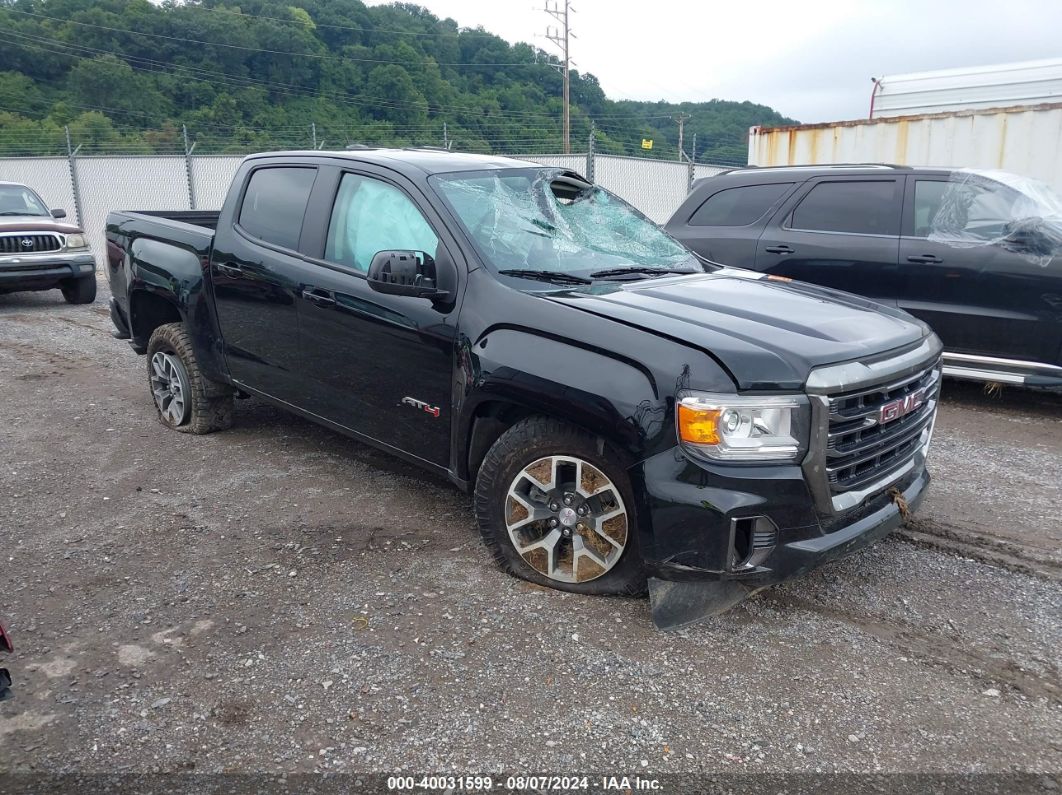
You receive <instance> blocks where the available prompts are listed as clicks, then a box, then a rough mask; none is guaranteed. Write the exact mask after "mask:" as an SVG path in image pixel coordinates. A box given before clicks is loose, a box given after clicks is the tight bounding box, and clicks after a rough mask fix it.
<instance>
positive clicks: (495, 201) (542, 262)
mask: <svg viewBox="0 0 1062 795" xmlns="http://www.w3.org/2000/svg"><path fill="white" fill-rule="evenodd" d="M431 181H432V182H433V183H434V187H435V189H436V190H437V191H438V192H439V193H440V194H441V195H442V196H443V197H444V198H445V199H446V201H447V202H448V204H449V205H450V207H451V208H452V209H453V211H454V214H455V215H456V216H457V218H458V219H459V221H460V222H461V224H462V225H463V226H464V228H465V230H466V231H467V232H468V234H469V236H470V237H471V238H472V241H473V243H474V244H475V246H476V248H477V250H478V251H479V253H480V255H481V256H482V257H483V258H484V259H485V260H486V261H487V263H488V264H489V265H491V266H493V267H494V268H495V269H496V270H498V271H501V272H512V271H536V272H539V274H540V275H542V273H543V272H545V274H546V275H548V274H558V275H559V276H562V277H563V276H571V277H581V278H588V277H590V276H594V275H601V273H600V272H601V271H613V270H617V271H628V270H630V271H632V273H634V274H635V275H645V273H644V272H645V271H649V272H650V274H649V275H651V272H652V271H656V270H660V271H662V272H672V271H683V272H690V273H693V272H697V271H703V270H704V268H703V267H702V266H701V264H700V262H699V261H698V260H697V259H696V258H695V257H694V256H693V255H692V254H691V253H690V252H689V251H687V250H686V249H685V248H683V247H682V246H681V245H680V244H679V243H677V242H676V241H675V240H673V239H672V238H671V237H669V236H668V235H667V234H665V233H664V232H663V231H661V230H660V229H659V228H658V227H657V226H656V225H655V224H654V223H653V222H652V221H650V220H649V219H647V218H646V217H645V216H643V215H642V214H641V213H639V212H638V211H636V210H634V209H633V208H632V207H630V206H629V205H627V204H626V203H625V202H623V201H622V200H620V199H619V198H617V197H615V196H613V195H612V194H610V193H608V192H606V191H604V190H602V189H600V188H597V187H594V186H593V185H590V184H589V183H587V182H586V181H584V180H582V179H581V178H579V177H576V176H575V175H573V174H571V173H568V172H564V171H562V170H560V169H549V168H543V169H536V168H527V169H504V170H499V171H497V172H495V173H492V174H486V175H485V174H484V173H483V172H482V171H480V172H475V173H474V174H473V173H468V174H462V173H457V174H447V175H440V176H436V177H432V180H431ZM510 275H515V274H511V273H510Z"/></svg>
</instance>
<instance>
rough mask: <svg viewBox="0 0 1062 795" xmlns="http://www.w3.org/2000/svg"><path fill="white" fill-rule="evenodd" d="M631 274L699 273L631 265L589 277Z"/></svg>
mask: <svg viewBox="0 0 1062 795" xmlns="http://www.w3.org/2000/svg"><path fill="white" fill-rule="evenodd" d="M632 273H633V274H645V275H647V276H663V275H664V274H668V273H700V271H691V270H686V269H683V268H649V267H638V266H637V265H632V266H630V267H627V268H609V269H608V270H603V271H594V272H593V273H591V274H590V275H591V276H592V277H594V278H595V279H605V278H608V277H609V276H626V275H628V274H632Z"/></svg>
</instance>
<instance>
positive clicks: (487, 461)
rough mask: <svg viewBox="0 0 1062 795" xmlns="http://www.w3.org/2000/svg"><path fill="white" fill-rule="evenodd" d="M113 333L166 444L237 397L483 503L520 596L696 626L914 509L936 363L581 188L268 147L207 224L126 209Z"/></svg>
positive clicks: (553, 173) (493, 169)
mask: <svg viewBox="0 0 1062 795" xmlns="http://www.w3.org/2000/svg"><path fill="white" fill-rule="evenodd" d="M107 241H108V246H107V260H108V264H107V268H108V272H109V279H110V283H111V288H112V293H113V296H114V297H113V298H112V300H111V305H110V306H111V318H112V320H113V322H114V325H115V326H116V328H117V331H116V334H117V335H118V336H120V337H125V338H128V339H129V340H130V342H131V344H132V347H133V348H134V350H136V351H137V352H138V353H140V354H146V356H147V385H148V387H149V389H150V391H151V394H152V396H153V399H154V402H155V406H156V408H157V410H158V415H159V418H160V420H161V421H162V423H164V424H165V425H167V426H169V427H171V428H173V429H174V430H177V431H184V432H188V433H196V434H202V433H209V432H211V431H217V430H221V429H224V428H227V427H228V426H229V425H230V424H231V423H232V419H233V398H234V396H246V395H253V396H255V397H258V398H261V399H262V400H265V401H268V402H270V403H274V404H276V405H278V406H281V407H283V408H285V409H288V410H290V411H293V412H295V413H296V414H299V415H301V416H303V417H305V418H307V419H309V420H312V421H314V422H317V423H320V424H322V425H325V426H328V427H330V428H333V429H334V430H336V431H339V432H340V433H344V434H347V435H348V436H350V437H352V438H354V439H357V440H359V441H362V442H365V443H368V444H371V445H375V446H377V447H379V448H382V449H384V450H387V451H389V452H392V453H394V454H395V455H397V456H400V457H401V458H404V459H406V460H408V461H411V462H414V463H416V464H419V465H421V466H423V467H426V468H427V469H429V470H433V471H435V472H437V473H440V474H442V475H445V476H447V477H448V478H449V479H450V480H451V481H453V483H455V484H456V485H457V486H459V487H460V488H462V489H465V490H467V491H470V492H473V494H474V505H475V513H476V517H477V520H478V524H479V527H480V531H481V533H482V536H483V539H484V541H485V543H486V546H487V548H488V549H489V550H490V551H491V553H492V554H493V556H494V558H495V559H496V560H497V562H498V563H499V564H500V566H501V567H502V568H503V569H504V570H506V571H508V572H510V573H512V574H515V575H517V576H519V577H523V578H525V579H527V580H530V581H532V582H535V583H538V584H541V585H545V586H550V587H553V588H558V589H561V590H566V591H574V592H578V593H584V594H626V595H635V594H643V593H644V592H645V591H646V590H648V591H649V595H650V600H651V605H652V613H653V618H654V621H655V622H656V624H657V626H659V627H662V628H672V627H678V626H682V625H684V624H687V623H690V622H692V621H694V620H697V619H699V618H701V617H703V616H705V615H709V614H713V613H717V612H719V611H722V610H724V609H726V608H728V607H730V606H732V605H734V604H736V603H738V602H739V601H741V600H742V599H743V598H744V597H746V596H747V595H749V594H751V593H753V592H755V591H757V590H759V589H761V588H764V587H766V586H768V585H771V584H773V583H777V582H779V581H780V580H782V579H784V578H786V577H789V576H791V575H794V574H797V573H799V572H803V571H805V570H807V569H809V568H811V567H813V566H816V565H818V564H820V563H822V562H823V561H825V560H828V559H830V558H833V557H836V556H838V555H840V554H842V553H847V552H850V551H852V550H854V549H856V548H859V547H862V546H863V545H865V544H867V543H869V542H871V541H873V540H875V539H878V538H881V537H882V536H884V535H885V534H886V533H888V532H889V531H890V530H891V529H893V528H895V527H896V526H897V525H899V524H900V522H901V520H902V517H903V516H905V515H906V514H907V511H908V510H909V509H913V508H915V507H916V506H917V505H918V504H919V503H920V502H921V500H922V498H923V496H924V494H925V492H926V488H927V486H928V484H929V474H928V472H927V471H926V466H925V459H926V453H927V450H928V447H929V443H930V438H931V436H932V433H933V424H934V417H935V414H936V408H937V399H938V390H939V387H940V379H941V344H940V341H939V340H938V339H937V338H936V336H934V335H933V333H932V332H931V331H929V329H928V328H927V326H926V325H925V324H924V323H922V322H920V321H917V320H915V319H914V318H912V317H910V316H909V315H907V314H905V313H903V312H902V311H899V310H897V309H891V308H886V307H882V306H880V305H877V304H875V303H873V302H871V301H868V300H866V299H863V298H858V297H856V296H852V295H848V294H845V293H841V292H837V291H833V290H830V289H827V288H822V287H816V286H812V285H807V284H801V283H797V282H793V281H790V280H788V279H779V278H777V277H775V278H771V277H768V276H765V275H763V274H758V273H753V272H750V271H745V270H737V269H732V268H726V267H722V266H719V265H716V264H714V263H710V262H707V261H704V260H701V259H699V258H698V257H696V256H695V255H694V254H692V253H691V252H689V251H688V250H687V249H685V248H683V247H682V246H681V245H680V244H678V243H677V242H675V241H674V240H673V239H672V238H671V237H669V236H668V235H667V234H666V233H664V232H663V231H661V230H660V229H659V228H658V227H657V226H656V225H654V224H653V223H652V222H650V221H649V220H647V219H646V218H645V217H644V216H642V215H641V214H640V213H638V212H637V211H636V210H634V209H632V208H631V207H630V206H628V205H627V204H625V203H624V202H623V201H622V200H620V199H618V198H616V197H615V196H613V195H611V194H609V193H608V192H606V191H604V190H602V189H600V188H598V187H595V186H594V185H592V184H591V183H589V182H587V181H586V180H585V179H583V178H582V177H581V176H579V175H578V174H575V173H573V172H571V171H566V170H563V169H558V168H547V167H544V166H542V165H539V164H536V163H530V162H523V161H519V160H511V159H506V158H500V157H490V156H478V155H467V154H456V153H450V152H440V151H429V150H383V149H381V150H370V149H364V150H359V151H349V152H333V153H322V152H289V153H271V154H262V155H254V156H251V157H248V158H246V159H245V160H244V162H243V164H242V165H241V167H240V168H239V171H238V172H237V174H236V176H235V178H234V181H233V183H232V187H231V188H230V190H229V193H228V197H227V198H226V199H225V202H224V205H223V207H222V209H221V211H220V212H215V213H202V212H200V213H196V212H184V213H177V212H175V213H139V212H112V213H111V214H110V215H109V216H108V218H107Z"/></svg>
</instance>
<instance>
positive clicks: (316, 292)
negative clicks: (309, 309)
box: [302, 287, 336, 306]
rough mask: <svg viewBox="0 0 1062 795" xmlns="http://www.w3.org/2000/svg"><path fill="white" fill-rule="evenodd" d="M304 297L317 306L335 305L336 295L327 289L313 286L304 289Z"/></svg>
mask: <svg viewBox="0 0 1062 795" xmlns="http://www.w3.org/2000/svg"><path fill="white" fill-rule="evenodd" d="M302 297H303V298H305V299H306V300H307V301H309V302H310V303H313V304H317V306H335V305H336V297H335V296H334V295H332V293H330V292H328V291H327V290H322V289H320V288H318V287H313V288H310V289H307V290H303V291H302Z"/></svg>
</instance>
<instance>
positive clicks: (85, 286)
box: [60, 273, 96, 304]
mask: <svg viewBox="0 0 1062 795" xmlns="http://www.w3.org/2000/svg"><path fill="white" fill-rule="evenodd" d="M60 289H61V290H62V291H63V298H65V299H66V302H67V303H68V304H91V303H92V302H93V301H95V300H96V274H94V273H93V274H91V275H89V276H81V277H80V278H77V279H71V280H70V281H68V282H67V283H66V284H64V285H63V286H62V287H61V288H60Z"/></svg>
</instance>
